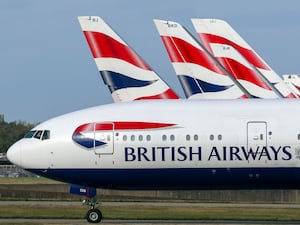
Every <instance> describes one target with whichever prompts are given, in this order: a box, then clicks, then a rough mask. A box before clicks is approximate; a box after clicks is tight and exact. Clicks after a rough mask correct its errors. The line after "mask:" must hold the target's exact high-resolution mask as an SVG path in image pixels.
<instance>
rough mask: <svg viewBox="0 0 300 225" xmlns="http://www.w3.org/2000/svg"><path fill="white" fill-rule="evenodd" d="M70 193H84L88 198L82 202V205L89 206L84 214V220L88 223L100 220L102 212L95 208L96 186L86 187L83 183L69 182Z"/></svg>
mask: <svg viewBox="0 0 300 225" xmlns="http://www.w3.org/2000/svg"><path fill="white" fill-rule="evenodd" d="M70 193H72V194H77V195H84V196H86V197H87V198H88V200H84V201H83V202H82V204H83V205H88V206H90V210H89V211H88V212H87V214H86V220H87V221H88V222H89V223H100V222H101V220H102V213H101V211H100V210H99V209H96V208H95V206H96V205H97V204H99V203H97V202H96V195H97V192H96V188H95V187H87V186H83V185H77V184H71V186H70Z"/></svg>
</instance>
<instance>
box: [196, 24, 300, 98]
mask: <svg viewBox="0 0 300 225" xmlns="http://www.w3.org/2000/svg"><path fill="white" fill-rule="evenodd" d="M192 22H193V25H194V27H195V29H196V31H197V33H198V35H199V38H200V40H201V41H202V43H203V45H204V46H205V47H206V48H207V49H208V50H210V51H211V53H212V54H213V55H214V56H215V57H217V58H218V60H219V61H220V62H221V63H222V65H224V66H225V67H226V68H228V70H229V71H231V72H232V73H233V74H236V76H237V77H241V76H242V78H245V80H246V81H249V82H250V83H252V85H254V86H253V88H256V89H261V91H263V90H264V91H265V92H267V91H268V90H270V89H273V90H274V91H275V92H276V93H277V94H278V95H279V97H284V98H297V95H295V94H294V93H293V92H292V91H291V89H290V88H289V87H288V86H287V85H286V84H285V83H284V81H283V80H282V79H281V78H280V76H279V75H278V74H277V73H276V72H275V71H274V70H273V69H272V68H271V67H270V66H269V65H268V64H267V63H266V62H265V61H264V60H263V59H262V58H261V57H260V56H259V55H258V54H257V53H256V52H255V51H254V50H253V49H252V48H251V47H250V45H249V44H248V43H247V42H246V41H245V40H244V39H243V38H242V37H241V36H240V35H239V34H238V33H237V32H236V31H235V30H234V29H233V28H232V27H231V26H230V25H229V24H228V23H227V22H226V21H223V20H219V19H192ZM245 74H247V77H243V76H244V75H245Z"/></svg>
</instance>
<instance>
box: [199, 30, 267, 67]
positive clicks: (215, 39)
mask: <svg viewBox="0 0 300 225" xmlns="http://www.w3.org/2000/svg"><path fill="white" fill-rule="evenodd" d="M198 35H199V37H200V39H201V41H202V42H204V43H205V45H206V46H207V45H208V43H217V44H226V45H231V46H232V47H234V48H235V49H236V50H237V51H238V52H240V54H241V55H242V56H243V57H244V58H245V59H247V61H248V62H250V63H251V64H252V65H254V66H255V67H257V68H260V69H264V70H270V68H269V67H268V66H267V65H266V64H265V63H264V62H262V61H261V59H260V58H259V57H258V56H257V55H256V54H255V53H254V52H253V51H252V50H251V49H247V48H244V47H242V46H240V45H238V44H237V43H234V42H232V41H230V40H228V39H226V38H223V37H220V36H217V35H213V34H207V33H199V34H198Z"/></svg>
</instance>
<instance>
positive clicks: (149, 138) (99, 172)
mask: <svg viewBox="0 0 300 225" xmlns="http://www.w3.org/2000/svg"><path fill="white" fill-rule="evenodd" d="M299 112H300V105H299V102H298V100H296V99H275V100H261V99H239V100H234V102H233V101H232V100H201V101H199V100H145V101H143V100H141V101H132V102H125V103H118V104H108V105H102V106H98V107H94V108H88V109H84V110H81V111H77V112H73V113H69V114H66V115H63V116H59V117H56V118H53V119H50V120H48V121H46V122H43V123H41V124H39V125H38V126H36V127H35V128H33V129H32V130H31V131H30V132H29V133H28V134H27V135H26V136H25V138H23V139H21V140H20V141H18V142H16V143H15V144H14V145H12V146H11V147H10V148H9V150H8V152H7V157H8V159H9V160H10V161H11V162H12V163H14V164H16V165H17V166H20V167H22V168H24V169H25V170H28V171H31V172H33V173H36V174H39V175H41V176H44V177H48V178H51V179H55V180H59V181H63V182H67V183H71V184H76V185H77V186H76V185H72V188H71V189H72V191H73V192H79V193H82V194H85V195H87V196H88V197H91V198H92V201H91V202H90V205H91V209H90V210H89V211H88V213H87V220H88V221H89V222H93V223H96V222H100V221H101V218H102V214H101V211H100V210H99V209H97V208H95V204H96V203H95V201H94V199H95V193H96V192H95V190H96V188H116V189H118V188H122V189H153V190H157V189H177V190H178V189H203V188H218V189H224V188H299V187H300V129H299V123H300V121H298V119H297V118H299V117H298V115H299Z"/></svg>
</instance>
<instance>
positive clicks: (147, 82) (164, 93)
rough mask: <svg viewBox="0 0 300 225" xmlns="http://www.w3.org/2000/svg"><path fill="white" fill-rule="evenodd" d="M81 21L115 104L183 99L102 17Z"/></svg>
mask: <svg viewBox="0 0 300 225" xmlns="http://www.w3.org/2000/svg"><path fill="white" fill-rule="evenodd" d="M79 22H80V25H81V27H82V30H83V33H84V35H85V38H86V40H87V42H88V45H89V47H90V50H91V52H92V55H93V57H94V59H95V62H96V65H97V67H98V70H99V72H100V74H101V76H102V78H103V81H104V83H105V84H106V85H107V86H108V88H109V90H110V92H111V93H112V96H113V99H114V101H115V102H125V101H132V100H144V99H178V98H179V97H178V96H177V95H176V93H175V92H174V91H173V90H172V89H171V88H170V87H168V85H167V84H166V83H165V82H164V81H163V80H162V79H161V78H160V77H159V76H158V74H156V73H155V72H154V71H153V70H152V69H151V67H150V66H149V65H148V64H147V63H146V62H145V61H144V60H143V59H142V58H141V57H140V56H139V55H138V54H137V53H136V52H135V51H134V50H132V49H131V48H130V46H128V45H127V44H126V43H125V42H124V41H123V40H122V39H121V37H120V36H118V35H117V34H116V33H115V32H114V31H113V30H112V29H111V28H110V27H109V26H108V25H107V24H106V23H105V22H104V21H103V20H102V19H101V18H100V17H79Z"/></svg>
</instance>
